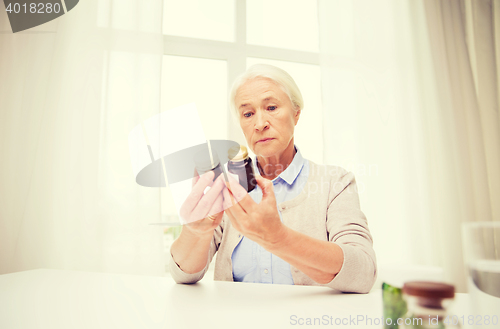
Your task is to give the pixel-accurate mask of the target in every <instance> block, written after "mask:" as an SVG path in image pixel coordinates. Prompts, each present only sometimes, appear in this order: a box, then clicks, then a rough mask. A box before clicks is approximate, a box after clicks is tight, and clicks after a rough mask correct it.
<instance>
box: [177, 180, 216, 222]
mask: <svg viewBox="0 0 500 329" xmlns="http://www.w3.org/2000/svg"><path fill="white" fill-rule="evenodd" d="M213 179H214V173H213V172H212V171H209V172H207V173H205V174H203V175H201V177H200V178H199V179H198V180H197V182H196V183H195V185H194V186H193V189H192V190H191V193H189V195H188V196H187V198H186V200H185V201H184V203H183V204H182V207H181V211H182V212H184V213H188V214H190V213H191V212H192V211H193V209H194V208H195V207H196V205H197V204H198V202H199V201H200V199H201V198H202V197H203V195H204V191H205V189H206V188H207V186H209V185H210V184H211V183H212V180H213Z"/></svg>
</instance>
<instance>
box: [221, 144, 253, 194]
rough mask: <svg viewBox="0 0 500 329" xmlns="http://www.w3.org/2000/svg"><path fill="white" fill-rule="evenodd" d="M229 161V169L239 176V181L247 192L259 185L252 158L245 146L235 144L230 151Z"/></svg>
mask: <svg viewBox="0 0 500 329" xmlns="http://www.w3.org/2000/svg"><path fill="white" fill-rule="evenodd" d="M228 158H229V162H228V163H227V170H228V171H229V172H230V173H232V174H234V175H237V176H238V181H239V183H240V185H241V186H243V187H244V188H245V189H246V190H247V192H250V191H253V189H254V188H255V186H256V185H257V181H256V179H255V172H254V170H253V162H252V159H251V158H250V157H249V156H248V150H247V148H246V147H245V146H243V145H241V146H234V147H231V148H230V149H229V151H228Z"/></svg>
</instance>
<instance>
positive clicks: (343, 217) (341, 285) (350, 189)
mask: <svg viewBox="0 0 500 329" xmlns="http://www.w3.org/2000/svg"><path fill="white" fill-rule="evenodd" d="M326 225H327V231H328V240H329V241H331V242H334V243H336V244H337V245H338V246H339V247H340V248H341V249H342V251H343V253H344V262H343V264H342V268H341V270H340V272H339V273H338V274H337V275H336V276H335V277H334V278H333V280H332V281H331V282H329V283H328V284H326V285H327V286H328V287H330V288H333V289H337V290H340V291H343V292H356V293H368V292H369V291H370V289H371V288H372V286H373V284H374V283H375V279H376V276H377V261H376V257H375V251H374V250H373V240H372V236H371V234H370V231H369V229H368V222H367V220H366V217H365V215H364V214H363V212H362V211H361V209H360V205H359V196H358V190H357V185H356V180H355V178H354V175H353V174H352V173H351V172H347V171H345V172H343V173H342V175H341V178H340V179H339V180H337V181H336V182H332V186H330V194H329V206H328V210H327V221H326Z"/></svg>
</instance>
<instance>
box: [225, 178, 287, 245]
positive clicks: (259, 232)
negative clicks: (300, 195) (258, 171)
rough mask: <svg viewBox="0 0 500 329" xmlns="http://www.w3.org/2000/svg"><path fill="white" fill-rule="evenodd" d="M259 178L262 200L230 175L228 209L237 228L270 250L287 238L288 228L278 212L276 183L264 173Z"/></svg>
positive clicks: (226, 190) (226, 192)
mask: <svg viewBox="0 0 500 329" xmlns="http://www.w3.org/2000/svg"><path fill="white" fill-rule="evenodd" d="M255 178H256V180H257V184H258V185H259V186H260V188H261V189H262V201H261V202H260V203H256V202H255V201H253V199H252V198H251V197H250V195H248V193H247V192H246V190H245V189H244V188H243V187H242V186H241V185H240V184H238V183H237V182H236V181H235V180H234V179H232V178H231V177H230V182H229V184H228V185H227V187H228V188H225V189H224V191H223V195H224V208H226V213H227V214H228V216H229V219H230V220H231V224H232V225H233V226H234V228H235V229H236V230H238V231H239V232H241V233H242V234H243V235H244V236H245V237H247V238H249V239H251V240H253V241H255V242H257V243H258V244H260V245H261V246H263V247H264V248H266V249H267V247H272V246H274V245H276V244H278V243H280V242H281V241H283V240H284V236H285V235H286V232H287V231H286V229H285V225H284V224H283V223H282V222H281V219H280V216H279V214H278V209H277V207H276V197H275V195H274V190H273V183H272V182H271V181H270V180H268V179H265V178H262V177H261V176H255Z"/></svg>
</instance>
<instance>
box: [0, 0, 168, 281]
mask: <svg viewBox="0 0 500 329" xmlns="http://www.w3.org/2000/svg"><path fill="white" fill-rule="evenodd" d="M0 19H1V21H0V23H1V24H0V29H1V31H2V33H1V34H0V81H1V82H0V159H1V161H0V182H1V184H0V273H8V272H15V271H22V270H30V269H36V268H55V269H70V270H87V271H101V272H119V273H133V274H149V275H163V273H164V269H165V265H164V254H163V245H162V235H163V234H162V231H161V229H160V228H158V227H155V226H151V225H149V224H150V223H154V222H159V221H161V218H160V216H161V209H160V191H159V189H152V188H145V187H141V186H139V185H137V184H136V183H135V178H134V177H133V173H132V169H131V164H130V163H131V162H130V157H129V150H128V133H129V132H130V130H131V129H132V128H133V127H134V126H136V125H137V124H139V123H140V122H141V120H144V119H146V118H148V117H150V116H152V115H154V114H157V113H158V112H159V111H160V77H161V60H162V53H163V47H162V29H161V23H162V1H161V0H149V1H140V0H127V1H124V0H120V1H117V0H99V1H97V0H85V1H80V2H79V3H78V5H77V6H76V7H75V8H74V9H73V10H71V11H70V12H68V13H67V14H65V15H64V16H62V17H60V18H58V19H56V20H54V21H52V22H50V23H47V24H44V25H41V26H39V27H36V28H34V29H31V30H27V31H25V32H20V33H16V34H12V32H9V30H10V27H9V25H8V21H7V16H6V13H5V11H0Z"/></svg>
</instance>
